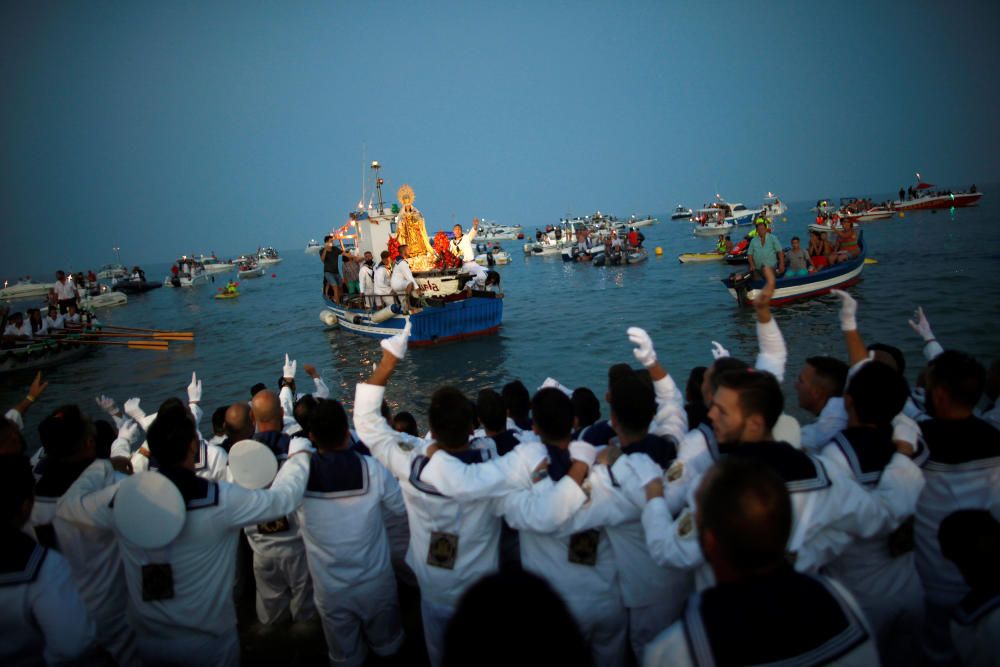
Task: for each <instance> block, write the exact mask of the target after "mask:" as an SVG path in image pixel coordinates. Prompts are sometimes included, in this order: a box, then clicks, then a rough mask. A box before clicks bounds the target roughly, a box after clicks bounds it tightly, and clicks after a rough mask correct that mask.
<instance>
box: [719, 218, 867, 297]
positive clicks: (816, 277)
mask: <svg viewBox="0 0 1000 667" xmlns="http://www.w3.org/2000/svg"><path fill="white" fill-rule="evenodd" d="M858 247H859V248H860V250H861V252H860V254H859V255H858V256H857V257H855V258H854V259H850V260H848V261H846V262H841V263H840V264H834V265H833V266H827V267H824V268H822V269H820V270H818V271H814V272H812V273H810V274H809V275H806V276H801V277H797V278H778V279H777V280H776V282H775V289H774V296H772V297H771V303H772V304H774V305H780V304H783V303H788V302H790V301H797V300H799V299H808V298H812V297H816V296H820V295H823V294H827V293H828V292H829V291H830V290H832V289H843V288H845V287H849V286H851V285H854V284H855V283H857V282H858V281H860V280H861V272H862V271H863V270H864V268H865V258H866V254H867V248H866V247H865V243H864V238H863V235H862V233H861V232H858ZM722 284H723V285H725V286H726V289H727V290H729V293H730V294H731V295H732V296H733V298H734V299H736V302H737V303H738V304H739V305H741V306H747V305H751V304H752V302H753V299H754V298H755V297H756V296H757V291H758V290H760V289H761V288H763V287H764V281H763V280H762V279H758V280H750V279H749V277H748V274H732V275H731V276H729V277H728V278H726V279H725V280H723V281H722Z"/></svg>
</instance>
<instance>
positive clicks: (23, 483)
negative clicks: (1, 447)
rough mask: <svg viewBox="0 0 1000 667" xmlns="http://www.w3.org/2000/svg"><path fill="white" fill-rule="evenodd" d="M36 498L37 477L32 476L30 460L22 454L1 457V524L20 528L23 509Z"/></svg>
mask: <svg viewBox="0 0 1000 667" xmlns="http://www.w3.org/2000/svg"><path fill="white" fill-rule="evenodd" d="M34 498H35V476H34V475H33V474H31V462H30V461H28V458H27V457H26V456H23V455H21V454H4V455H3V456H0V522H2V524H3V525H4V526H11V527H14V528H20V527H21V523H22V522H21V520H20V519H21V517H20V516H19V515H20V513H21V509H22V508H23V507H24V503H25V501H30V500H34ZM25 518H27V517H25Z"/></svg>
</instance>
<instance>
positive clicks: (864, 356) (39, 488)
mask: <svg viewBox="0 0 1000 667" xmlns="http://www.w3.org/2000/svg"><path fill="white" fill-rule="evenodd" d="M327 247H329V246H327ZM369 261H370V259H369V260H364V259H363V261H362V262H361V263H362V264H363V265H364V266H366V267H368V268H371V267H370V266H369V265H368V262H369ZM764 272H765V275H766V277H767V279H768V285H767V287H766V288H765V289H763V290H761V292H760V294H759V295H758V297H757V299H756V300H755V302H754V306H755V309H756V325H755V326H756V333H757V340H758V346H759V353H758V355H757V357H756V359H755V360H754V361H753V362H748V361H742V360H739V359H736V358H734V357H733V356H731V355H730V354H729V353H728V352H727V351H726V350H725V348H723V346H722V345H720V344H719V343H717V342H714V341H713V343H712V350H711V355H712V356H711V358H707V359H706V361H708V363H706V364H705V365H704V366H702V367H698V368H695V369H693V370H692V371H691V373H690V374H689V376H688V377H687V382H686V389H685V391H683V392H682V391H681V389H680V388H679V387H678V385H677V383H676V382H675V380H674V379H673V377H672V376H671V375H670V374H669V372H668V370H667V367H666V364H667V361H668V358H669V353H668V352H667V350H668V349H669V347H668V346H667V345H666V344H665V343H666V342H667V340H668V336H667V335H666V333H662V334H661V333H659V332H653V333H654V335H655V336H656V337H657V338H661V347H660V348H659V349H656V348H655V347H654V344H653V339H652V337H651V336H650V335H649V334H648V333H647V332H646V331H643V330H642V329H638V328H629V329H628V330H627V332H626V334H627V336H628V339H629V341H630V343H631V345H632V346H633V354H634V361H635V362H637V364H638V367H636V364H634V363H633V364H626V363H619V364H616V365H614V366H612V367H610V368H609V369H608V373H607V377H608V384H607V386H606V387H594V388H586V387H580V388H577V389H575V390H572V391H571V390H569V389H567V388H566V387H563V386H562V385H561V384H560V383H559V382H558V381H556V380H554V379H551V378H550V379H546V381H545V382H544V383H543V384H542V386H541V387H540V388H539V389H538V390H537V391H536V392H535V393H534V395H531V394H530V393H529V391H528V390H527V388H526V387H525V386H524V384H523V383H521V382H519V381H515V382H512V383H510V384H508V385H506V386H504V387H503V388H502V390H501V391H496V390H495V389H492V388H484V389H483V390H482V391H480V392H479V394H478V395H477V396H475V397H467V396H466V395H464V394H463V393H461V392H460V391H459V390H457V389H455V388H453V387H440V388H438V389H437V390H436V391H435V392H434V393H433V395H432V396H431V397H430V401H429V405H428V407H427V412H426V414H424V415H422V416H421V421H423V422H424V423H426V424H428V425H429V430H428V432H427V433H426V434H424V435H420V434H419V433H420V431H419V430H418V428H417V420H415V419H414V418H413V416H412V415H410V414H406V415H403V414H400V415H395V416H394V415H392V414H391V412H390V411H389V408H388V404H387V402H386V400H385V393H386V390H387V387H388V386H390V385H392V384H393V383H394V380H393V373H394V371H395V369H396V368H397V367H398V366H399V365H400V364H404V363H406V361H405V358H406V355H407V339H408V334H409V328H408V327H407V329H406V330H404V331H403V332H402V333H400V334H398V335H397V336H394V337H392V338H389V339H385V340H383V341H382V348H383V354H382V359H381V362H380V363H379V364H378V365H377V366H376V367H375V368H374V370H373V372H372V373H371V375H370V377H368V378H367V379H366V380H365V381H363V382H360V383H359V384H357V386H356V389H355V393H354V396H353V408H352V410H351V411H350V414H349V412H348V411H347V410H346V409H345V407H344V406H345V404H347V403H349V401H348V400H347V399H348V398H349V397H347V396H340V397H332V396H330V392H329V388H328V387H327V386H326V385H325V383H324V382H323V380H322V378H321V377H320V376H319V374H318V373H317V372H316V370H315V368H313V367H311V366H308V365H306V366H304V369H305V371H306V373H307V374H308V375H309V376H310V377H311V379H312V384H313V391H312V392H311V393H305V392H301V393H300V392H299V387H298V386H297V384H296V381H297V378H296V374H297V373H296V371H297V364H296V362H295V361H293V360H289V359H288V357H287V355H286V358H285V362H284V364H283V365H282V369H281V376H280V379H279V381H278V382H277V384H276V385H275V386H271V387H267V386H265V385H264V384H258V385H256V386H255V387H253V388H252V389H251V396H252V398H251V400H250V402H249V403H248V402H247V401H246V400H245V399H241V400H235V401H234V402H224V401H219V400H216V402H215V405H219V404H220V403H224V404H223V405H221V406H220V407H218V409H216V410H215V411H214V413H213V415H212V418H211V424H210V425H204V426H203V425H202V417H203V407H202V406H203V405H205V403H206V402H207V400H208V396H209V395H210V392H211V389H210V387H211V379H210V378H206V379H205V384H206V387H205V392H204V394H203V390H202V380H201V379H199V378H198V377H195V376H192V378H191V382H190V384H189V385H188V387H187V392H186V394H185V395H182V396H180V397H172V398H169V399H168V400H166V401H164V402H163V403H162V404H160V405H159V407H158V408H157V410H156V412H152V413H147V412H145V411H144V410H143V408H142V407H141V402H140V399H139V398H129V399H128V400H126V401H125V402H124V403H123V404H122V405H121V406H120V407H119V405H118V403H117V402H116V401H115V400H113V399H111V398H108V397H104V396H101V397H99V398H98V399H97V404H98V406H99V407H100V409H101V410H102V411H104V412H105V413H107V419H101V420H96V421H94V420H92V419H90V418H89V417H87V416H86V412H87V411H86V410H85V409H84V407H83V406H84V405H86V404H87V403H88V402H89V403H91V404H92V401H93V399H87V400H86V401H85V400H84V397H81V402H80V404H79V405H63V406H52V405H45V404H44V400H43V393H44V389H45V383H44V382H43V380H42V379H41V377H38V378H36V381H35V382H34V383H33V384H32V385H31V387H30V388H29V390H28V392H27V395H26V397H25V399H24V400H23V401H21V403H19V404H18V405H17V406H14V407H13V408H12V409H11V410H10V411H9V412H7V414H6V418H5V419H4V420H3V422H2V424H0V451H2V459H0V509H2V512H3V525H2V528H0V529H2V530H3V531H4V544H5V545H6V546H5V550H4V553H3V557H2V558H0V569H2V571H0V619H2V620H0V626H2V627H3V629H4V632H3V634H2V636H0V662H3V663H4V664H22V663H25V664H28V663H33V662H37V663H41V662H42V661H45V662H48V663H50V664H51V663H56V662H83V661H85V660H88V659H94V660H97V659H100V658H101V657H104V658H106V659H109V660H113V661H114V662H116V663H117V664H120V665H133V664H140V663H145V664H157V665H165V664H171V665H173V664H178V665H179V664H184V665H236V664H238V663H239V661H240V643H239V636H238V632H237V620H236V619H237V617H236V613H235V611H234V597H236V598H238V597H239V596H240V595H242V594H244V591H246V590H248V589H249V588H255V590H256V613H257V617H258V621H259V623H261V624H264V625H268V624H275V623H278V622H282V621H284V620H287V619H288V618H289V617H290V618H292V619H294V620H297V621H298V620H305V619H309V618H315V617H318V618H319V621H320V622H321V624H322V628H323V632H324V635H325V638H326V645H327V649H328V651H329V659H330V663H331V664H335V665H348V666H353V665H360V664H362V663H363V662H365V660H366V656H368V655H369V654H375V655H377V656H391V655H393V654H395V653H397V652H398V651H399V650H400V648H401V646H402V645H403V642H404V630H403V627H404V623H403V621H402V620H401V614H400V603H399V595H400V591H402V590H405V588H406V587H408V586H410V585H411V583H412V582H415V583H416V585H417V586H418V587H419V596H420V603H419V604H420V616H421V617H422V624H423V635H424V636H423V642H422V643H423V645H424V646H425V647H426V653H427V656H428V658H429V662H430V664H432V665H435V666H437V665H473V664H490V665H500V664H503V665H510V664H520V663H523V664H578V665H588V664H592V665H599V666H601V667H603V666H615V665H625V664H629V663H630V662H633V663H641V664H643V665H648V666H650V667H652V666H656V665H664V666H665V665H693V664H711V663H713V662H714V663H718V664H732V665H736V664H757V663H782V664H784V663H787V664H801V665H814V664H842V665H873V664H879V663H880V662H881V663H882V664H887V665H912V664H918V663H920V662H921V661H924V662H927V663H932V664H959V663H960V664H977V665H978V664H995V663H996V660H997V656H998V655H1000V647H998V642H1000V631H998V628H1000V574H998V572H1000V570H998V568H997V567H996V564H997V563H998V562H1000V524H998V522H997V514H998V512H1000V430H998V429H1000V406H998V405H997V403H996V401H997V396H998V394H1000V364H998V363H996V362H994V363H993V364H992V365H991V366H990V369H989V373H987V371H986V370H985V369H984V367H983V365H982V364H981V363H980V362H978V361H977V360H976V359H974V358H972V357H970V356H969V355H967V354H965V353H962V352H959V351H956V350H944V349H943V348H942V344H947V341H942V342H939V341H938V340H937V339H936V337H935V335H934V333H933V331H932V330H931V327H930V324H929V323H928V321H927V319H926V318H925V317H924V315H923V313H922V311H920V310H919V309H918V311H917V313H916V316H915V319H914V320H913V321H911V322H910V325H911V326H912V327H913V329H914V331H915V332H916V333H917V334H918V335H919V337H920V342H921V344H922V346H923V354H924V356H925V357H926V359H927V364H926V366H925V367H924V368H923V369H921V371H920V374H919V377H918V379H917V381H916V384H915V386H914V387H912V388H911V386H910V384H909V383H908V382H907V380H906V379H905V378H906V368H905V365H904V355H903V354H902V352H901V351H900V350H899V349H898V348H896V347H893V346H891V345H888V344H884V343H874V344H871V345H866V343H865V341H864V340H863V338H862V335H861V330H860V329H859V326H858V319H859V318H858V313H857V311H858V304H857V302H856V301H855V300H854V299H853V298H851V297H850V296H849V295H848V294H846V293H844V292H835V294H836V296H837V297H838V299H839V301H840V310H839V320H840V326H841V329H842V331H843V338H844V342H845V347H846V353H845V354H844V355H843V358H835V357H826V356H817V357H810V358H808V359H806V360H805V361H804V364H802V366H801V372H800V373H799V375H798V378H797V380H796V382H795V392H796V395H797V402H798V405H799V407H800V408H801V409H802V410H804V411H806V412H808V413H811V414H813V415H816V417H817V418H816V420H815V421H814V422H811V423H806V424H803V425H801V426H799V425H798V424H797V423H796V422H795V421H794V420H792V419H791V418H790V417H789V416H788V415H787V414H786V404H787V403H788V402H789V400H788V399H790V398H791V397H787V398H786V397H785V396H784V395H783V392H782V390H781V388H780V383H781V382H782V380H783V379H784V377H785V373H786V366H787V358H788V349H787V346H786V342H785V340H784V338H783V336H782V334H781V331H780V329H779V327H778V324H777V322H776V321H775V320H774V319H773V318H772V316H771V312H770V307H769V302H770V296H771V294H772V293H773V289H774V278H773V273H772V272H771V271H770V270H767V269H765V271H764ZM706 357H707V354H706ZM269 373H270V371H268V370H266V369H262V374H264V375H267V374H269ZM110 389H112V386H111V385H110V384H109V390H110ZM405 389H406V388H405V387H398V390H400V391H402V390H405ZM984 393H985V395H986V397H987V399H988V401H989V403H987V404H986V405H985V406H984V405H983V404H982V398H983V395H984ZM599 396H603V397H604V400H605V401H606V403H607V410H608V412H609V417H608V418H607V419H601V402H600V400H599V398H598V397H599ZM123 398H124V397H123ZM792 400H794V399H792ZM33 406H36V407H35V409H40V410H44V411H46V412H47V413H48V414H47V416H46V417H45V418H44V419H43V420H42V422H41V424H40V425H39V427H38V433H37V436H38V440H39V441H40V443H41V447H40V449H38V451H37V452H36V453H35V455H34V456H33V457H31V458H30V459H29V458H28V455H27V454H28V452H27V449H28V448H27V444H26V443H27V441H28V440H29V439H30V434H26V433H22V432H21V429H22V423H23V422H22V418H21V416H22V414H23V413H24V412H25V411H26V410H28V409H30V408H32V407H33ZM245 440H253V441H256V442H257V443H261V444H263V446H264V447H266V448H267V449H268V450H270V451H271V452H273V454H274V457H275V458H276V459H277V461H278V463H279V468H278V472H277V475H276V476H275V477H274V478H273V481H271V482H270V484H269V485H267V483H266V480H265V481H264V482H263V485H265V486H266V488H255V489H251V488H245V487H244V486H241V485H239V484H236V483H234V481H235V480H238V479H242V473H240V474H239V475H238V474H237V472H239V471H240V470H242V467H239V468H238V466H243V465H244V463H243V462H244V461H245V459H243V458H240V457H238V456H237V454H236V452H237V451H240V448H241V447H245V446H246V445H247V443H245V442H243V441H245ZM236 443H240V444H239V445H237V444H236ZM230 452H232V453H233V454H232V456H230ZM150 470H155V471H158V472H159V473H160V475H161V477H156V476H153V477H143V476H142V474H140V473H142V472H143V471H150ZM147 479H156V480H160V481H161V482H162V483H160V485H159V486H155V485H154V486H149V485H146V486H143V485H140V484H139V482H145V480H147ZM267 479H271V477H270V476H268V477H267ZM132 482H136V483H135V484H132ZM260 485H261V484H258V485H257V486H260ZM251 486H252V485H251ZM140 487H142V488H144V489H145V493H147V494H149V495H147V496H136V495H134V491H135V489H137V488H140ZM178 492H179V494H180V497H181V498H182V499H183V505H184V507H185V508H186V509H185V510H184V513H183V518H182V522H183V523H182V528H178V530H179V531H180V532H179V534H176V537H173V538H172V539H171V540H169V542H168V543H167V544H166V545H165V546H163V545H162V544H159V543H157V544H159V546H155V547H143V546H141V545H140V544H139V543H137V542H136V541H134V539H138V538H134V536H135V535H136V534H137V531H138V534H142V535H146V534H147V533H149V532H150V531H152V532H153V533H155V532H156V531H157V530H159V526H160V525H161V524H163V523H169V522H165V521H159V520H157V519H156V517H158V516H161V515H160V514H157V512H160V513H162V512H163V510H162V509H158V507H162V506H164V503H165V501H164V503H160V502H158V500H157V499H158V498H159V497H160V496H159V495H158V494H163V497H164V498H166V497H167V496H170V497H174V496H177V493H178ZM137 497H142V498H145V500H146V501H147V503H148V505H149V506H147V505H146V504H143V503H138V502H136V498H137ZM150 506H152V508H151V507H150ZM143 539H145V538H143ZM239 544H243V545H249V549H248V550H247V551H246V552H244V551H243V548H242V547H239V546H238V545H239ZM244 553H246V554H249V555H248V556H247V558H248V559H249V560H250V561H252V566H251V567H249V568H248V570H252V574H247V575H246V576H245V577H244V576H243V575H242V574H241V573H242V572H243V570H242V569H241V568H240V567H238V565H237V563H238V561H239V559H240V558H241V557H242V556H241V555H240V554H244ZM123 610H127V613H123ZM411 641H412V638H411Z"/></svg>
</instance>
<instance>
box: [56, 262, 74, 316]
mask: <svg viewBox="0 0 1000 667" xmlns="http://www.w3.org/2000/svg"><path fill="white" fill-rule="evenodd" d="M52 289H53V290H55V293H56V298H57V299H59V312H61V313H65V312H66V309H67V308H69V305H70V304H71V303H72V304H74V305H76V300H77V297H78V293H77V291H76V286H75V285H74V284H73V281H71V280H67V278H66V273H65V272H64V271H56V282H55V283H53V285H52Z"/></svg>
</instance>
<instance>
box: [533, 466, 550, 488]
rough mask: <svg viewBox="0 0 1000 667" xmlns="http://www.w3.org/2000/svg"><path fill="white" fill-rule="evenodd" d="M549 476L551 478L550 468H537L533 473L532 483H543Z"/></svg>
mask: <svg viewBox="0 0 1000 667" xmlns="http://www.w3.org/2000/svg"><path fill="white" fill-rule="evenodd" d="M548 476H549V467H548V466H542V467H541V468H537V469H536V470H535V471H534V472H532V473H531V483H532V484H537V483H538V482H540V481H542V480H543V479H545V478H546V477H548Z"/></svg>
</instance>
